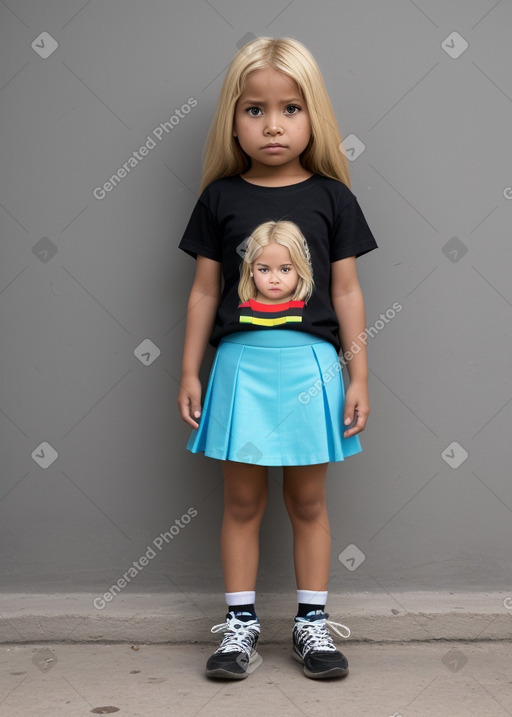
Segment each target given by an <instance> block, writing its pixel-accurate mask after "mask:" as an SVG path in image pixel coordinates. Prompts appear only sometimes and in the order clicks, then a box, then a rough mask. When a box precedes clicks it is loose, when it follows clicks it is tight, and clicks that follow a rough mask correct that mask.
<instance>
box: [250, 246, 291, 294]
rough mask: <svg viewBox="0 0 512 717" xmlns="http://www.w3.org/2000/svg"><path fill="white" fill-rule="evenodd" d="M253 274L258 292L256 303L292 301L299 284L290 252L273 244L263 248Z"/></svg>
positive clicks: (255, 262) (254, 265)
mask: <svg viewBox="0 0 512 717" xmlns="http://www.w3.org/2000/svg"><path fill="white" fill-rule="evenodd" d="M252 272H253V274H254V277H253V279H254V283H255V284H256V289H257V290H258V293H257V295H256V301H259V302H261V303H262V304H281V303H284V302H285V301H290V299H291V298H292V296H293V295H294V293H295V290H296V288H297V284H298V283H299V275H298V273H297V270H296V268H295V267H294V265H293V264H292V258H291V256H290V252H289V250H288V249H287V248H286V247H285V246H282V245H281V244H276V243H273V244H268V245H267V246H265V247H263V248H262V250H261V254H259V255H258V257H257V259H256V260H255V261H254V263H253V265H252Z"/></svg>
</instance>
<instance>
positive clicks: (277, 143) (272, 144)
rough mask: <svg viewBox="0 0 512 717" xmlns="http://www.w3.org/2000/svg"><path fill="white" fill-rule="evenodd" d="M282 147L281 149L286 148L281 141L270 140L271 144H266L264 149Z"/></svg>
mask: <svg viewBox="0 0 512 717" xmlns="http://www.w3.org/2000/svg"><path fill="white" fill-rule="evenodd" d="M278 147H280V148H281V149H284V148H285V146H284V144H279V142H270V143H269V144H266V145H265V146H264V147H262V149H275V148H278Z"/></svg>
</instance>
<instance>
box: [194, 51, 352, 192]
mask: <svg viewBox="0 0 512 717" xmlns="http://www.w3.org/2000/svg"><path fill="white" fill-rule="evenodd" d="M265 67H272V68H274V69H275V70H278V71H279V72H283V73H284V74H286V75H288V76H289V77H291V78H292V79H293V80H295V82H296V83H297V85H298V88H299V90H300V92H301V95H302V97H303V99H304V101H305V103H306V106H307V109H308V112H309V118H310V122H311V138H310V141H309V143H308V146H307V147H306V149H305V150H304V152H303V153H302V155H301V157H300V162H301V164H302V166H303V167H304V169H307V170H308V171H310V172H314V173H316V174H322V175H323V176H325V177H331V178H332V179H337V180H339V181H341V182H343V184H346V185H347V187H350V174H349V169H348V162H347V159H346V157H345V155H344V154H343V152H342V151H341V149H340V145H341V141H342V140H341V135H340V131H339V129H338V123H337V120H336V116H335V114H334V110H333V108H332V105H331V101H330V100H329V96H328V94H327V90H326V88H325V84H324V80H323V78H322V74H321V72H320V68H319V67H318V65H317V63H316V61H315V59H314V57H313V55H312V54H311V53H310V51H309V50H308V49H307V48H306V47H305V46H304V45H303V44H302V43H300V42H299V41H298V40H293V39H292V38H289V37H284V38H279V39H274V38H271V37H257V38H256V39H254V40H251V41H250V42H248V43H247V44H246V45H244V47H242V48H241V49H240V50H239V51H238V52H237V53H236V55H235V56H234V58H233V60H232V61H231V64H230V65H229V67H228V69H227V72H226V76H225V78H224V82H223V84H222V89H221V91H220V95H219V99H218V102H217V108H216V111H215V115H214V118H213V121H212V124H211V127H210V131H209V134H208V137H207V140H206V144H205V149H204V155H203V171H202V181H201V191H203V189H204V188H205V187H207V186H208V185H209V184H211V182H213V181H215V180H216V179H220V178H221V177H229V176H232V175H234V174H243V173H244V172H246V171H247V170H248V169H249V167H250V158H249V157H248V156H247V155H246V154H245V152H243V150H242V148H241V147H240V145H239V143H238V140H237V139H236V137H233V125H234V116H235V108H236V103H237V101H238V98H239V97H240V95H241V94H242V92H243V90H244V87H245V83H246V80H247V76H248V74H249V73H250V72H253V71H254V70H260V69H263V68H265Z"/></svg>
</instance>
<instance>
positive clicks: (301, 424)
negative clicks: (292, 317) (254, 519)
mask: <svg viewBox="0 0 512 717" xmlns="http://www.w3.org/2000/svg"><path fill="white" fill-rule="evenodd" d="M344 401H345V392H344V386H343V377H342V372H341V366H340V363H339V360H338V355H337V353H336V350H335V348H334V346H333V345H332V344H331V343H329V342H328V341H324V340H322V339H320V338H317V337H315V336H312V335H310V334H305V333H301V332H299V331H292V330H279V329H278V330H276V329H270V330H265V329H262V330H258V331H248V332H239V333H236V334H232V335H230V336H227V337H225V338H224V339H222V341H221V342H220V344H219V347H218V349H217V352H216V354H215V358H214V361H213V364H212V368H211V371H210V377H209V380H208V387H207V390H206V394H205V398H204V402H203V408H202V415H201V419H200V425H199V428H198V429H196V430H194V431H193V432H192V435H191V436H190V439H189V441H188V444H187V449H188V450H189V451H191V452H192V453H200V452H201V453H202V452H204V454H205V456H208V457H210V458H216V459H218V460H230V461H237V462H240V463H258V464H260V465H265V466H293V465H311V464H316V463H326V462H337V461H342V460H344V459H345V458H346V457H348V456H351V455H354V454H356V453H360V452H361V450H362V448H361V444H360V441H359V437H358V436H357V435H355V436H351V437H350V438H344V436H343V431H344V430H346V427H345V426H344V425H343V411H344Z"/></svg>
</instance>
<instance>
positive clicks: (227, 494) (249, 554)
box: [221, 461, 268, 593]
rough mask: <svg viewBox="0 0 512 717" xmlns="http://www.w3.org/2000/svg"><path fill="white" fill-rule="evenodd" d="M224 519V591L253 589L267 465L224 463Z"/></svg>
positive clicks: (265, 495)
mask: <svg viewBox="0 0 512 717" xmlns="http://www.w3.org/2000/svg"><path fill="white" fill-rule="evenodd" d="M222 470H223V473H224V517H223V520H222V531H221V553H222V568H223V572H224V585H225V590H226V592H229V593H231V592H241V591H243V590H255V589H256V576H257V573H258V558H259V532H260V525H261V519H262V518H263V514H264V512H265V507H266V504H267V497H268V477H267V468H266V466H257V465H253V464H250V463H236V462H234V461H223V463H222Z"/></svg>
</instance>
